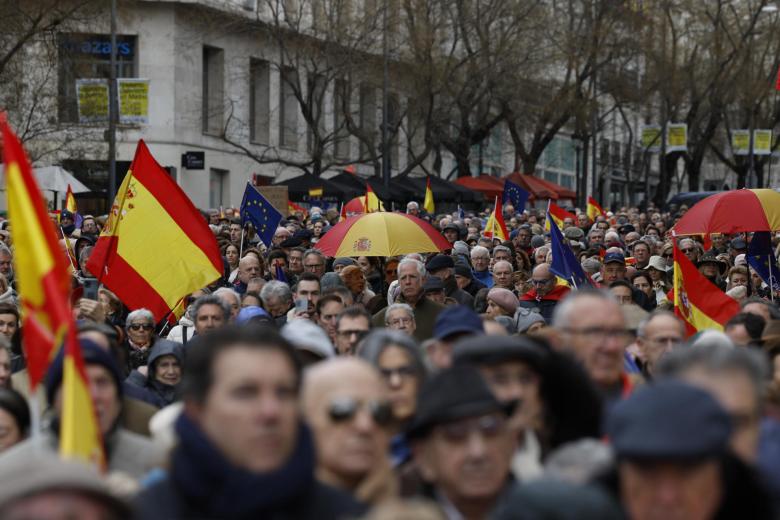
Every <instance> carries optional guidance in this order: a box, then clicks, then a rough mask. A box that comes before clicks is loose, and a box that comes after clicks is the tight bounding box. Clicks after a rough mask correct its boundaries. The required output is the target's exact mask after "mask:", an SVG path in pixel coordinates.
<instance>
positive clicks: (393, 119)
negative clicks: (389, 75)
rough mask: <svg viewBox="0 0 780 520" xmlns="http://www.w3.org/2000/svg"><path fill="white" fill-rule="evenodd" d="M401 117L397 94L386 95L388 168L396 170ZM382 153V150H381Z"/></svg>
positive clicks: (397, 167)
mask: <svg viewBox="0 0 780 520" xmlns="http://www.w3.org/2000/svg"><path fill="white" fill-rule="evenodd" d="M400 118H401V106H400V102H399V101H398V95H397V94H394V93H393V94H389V95H388V96H387V139H388V141H389V142H388V147H389V148H390V168H391V169H395V170H398V169H399V164H398V161H399V160H400V159H399V157H398V128H399V123H400V121H399V120H400ZM383 153H384V150H383Z"/></svg>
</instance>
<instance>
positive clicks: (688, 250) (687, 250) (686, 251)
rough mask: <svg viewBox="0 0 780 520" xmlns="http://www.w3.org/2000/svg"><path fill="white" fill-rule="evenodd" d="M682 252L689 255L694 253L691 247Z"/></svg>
mask: <svg viewBox="0 0 780 520" xmlns="http://www.w3.org/2000/svg"><path fill="white" fill-rule="evenodd" d="M680 251H682V252H683V253H685V254H688V253H690V252H692V251H693V248H690V247H689V248H688V249H680Z"/></svg>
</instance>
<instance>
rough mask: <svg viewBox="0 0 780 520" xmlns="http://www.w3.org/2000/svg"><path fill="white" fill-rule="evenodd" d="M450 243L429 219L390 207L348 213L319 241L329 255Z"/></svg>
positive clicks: (425, 249)
mask: <svg viewBox="0 0 780 520" xmlns="http://www.w3.org/2000/svg"><path fill="white" fill-rule="evenodd" d="M450 247H452V246H451V245H450V244H449V242H447V240H446V239H445V238H444V237H443V236H441V234H439V232H438V231H436V230H435V229H434V228H433V226H431V225H430V224H428V223H427V222H425V221H423V220H420V219H419V218H417V217H413V216H411V215H407V214H405V213H390V212H386V211H379V212H376V213H366V214H363V215H355V216H353V217H347V219H346V220H344V221H343V222H339V223H338V224H336V225H335V226H334V227H333V228H332V229H331V230H330V231H328V232H327V233H326V234H325V236H324V237H323V238H322V240H320V241H319V242H317V249H319V250H320V251H322V252H323V253H324V254H326V255H328V256H395V255H405V254H408V253H429V252H434V251H443V250H445V249H449V248H450Z"/></svg>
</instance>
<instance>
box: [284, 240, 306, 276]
mask: <svg viewBox="0 0 780 520" xmlns="http://www.w3.org/2000/svg"><path fill="white" fill-rule="evenodd" d="M305 251H306V250H305V249H304V248H302V247H291V248H290V250H289V251H288V252H287V264H288V265H289V267H288V271H289V272H290V273H292V274H294V275H295V276H300V274H301V273H302V272H303V270H304V268H303V254H304V252H305Z"/></svg>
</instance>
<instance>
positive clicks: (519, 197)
mask: <svg viewBox="0 0 780 520" xmlns="http://www.w3.org/2000/svg"><path fill="white" fill-rule="evenodd" d="M529 195H530V194H529V193H528V192H527V191H525V190H524V189H523V188H521V187H520V186H518V185H517V184H515V183H514V182H510V181H506V182H505V183H504V204H506V203H507V201H509V202H510V203H511V204H512V206H514V207H515V211H516V212H522V211H523V210H524V209H525V203H526V202H527V201H528V197H529Z"/></svg>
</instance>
